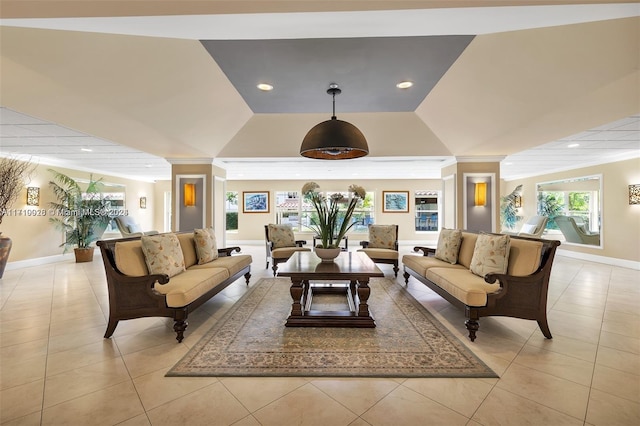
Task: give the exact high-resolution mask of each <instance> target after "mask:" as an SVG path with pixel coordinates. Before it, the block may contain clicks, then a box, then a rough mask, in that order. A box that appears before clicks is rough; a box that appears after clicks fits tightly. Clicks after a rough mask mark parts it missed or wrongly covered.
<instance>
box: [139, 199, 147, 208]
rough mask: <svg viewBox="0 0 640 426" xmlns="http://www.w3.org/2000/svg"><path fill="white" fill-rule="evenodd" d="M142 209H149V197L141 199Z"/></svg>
mask: <svg viewBox="0 0 640 426" xmlns="http://www.w3.org/2000/svg"><path fill="white" fill-rule="evenodd" d="M140 208H141V209H146V208H147V197H140Z"/></svg>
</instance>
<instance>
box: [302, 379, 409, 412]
mask: <svg viewBox="0 0 640 426" xmlns="http://www.w3.org/2000/svg"><path fill="white" fill-rule="evenodd" d="M407 382H408V381H406V382H404V383H405V384H406V383H407ZM311 383H312V384H313V385H314V386H315V387H317V388H318V389H320V390H321V391H322V392H324V393H326V394H327V395H329V396H330V397H331V398H333V399H335V400H336V401H339V402H340V404H342V405H344V406H345V407H347V408H348V409H349V410H351V411H353V412H354V413H356V414H357V415H361V414H362V413H364V412H365V411H367V410H368V409H370V408H371V407H373V406H374V405H375V404H376V403H378V401H380V400H381V399H382V398H384V397H385V396H387V395H388V394H389V393H390V392H391V391H393V390H394V389H396V388H397V387H398V383H397V382H395V381H393V380H390V379H373V378H371V379H368V378H364V379H330V378H326V379H314V380H313V381H312V382H311Z"/></svg>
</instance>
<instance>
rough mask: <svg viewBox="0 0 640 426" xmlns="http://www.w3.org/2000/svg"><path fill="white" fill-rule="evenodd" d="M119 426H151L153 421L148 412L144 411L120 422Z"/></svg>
mask: <svg viewBox="0 0 640 426" xmlns="http://www.w3.org/2000/svg"><path fill="white" fill-rule="evenodd" d="M118 426H151V422H150V421H149V417H147V413H144V414H140V415H139V416H135V417H132V418H130V419H129V420H125V421H124V422H122V423H118Z"/></svg>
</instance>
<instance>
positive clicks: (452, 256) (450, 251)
mask: <svg viewBox="0 0 640 426" xmlns="http://www.w3.org/2000/svg"><path fill="white" fill-rule="evenodd" d="M460 243H462V231H460V230H459V229H442V230H441V231H440V235H439V236H438V246H437V247H436V254H435V257H436V259H440V260H444V261H445V262H449V263H452V264H453V263H457V262H458V253H459V252H460Z"/></svg>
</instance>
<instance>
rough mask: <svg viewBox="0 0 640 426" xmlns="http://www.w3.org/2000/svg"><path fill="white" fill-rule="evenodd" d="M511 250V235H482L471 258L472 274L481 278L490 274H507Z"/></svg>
mask: <svg viewBox="0 0 640 426" xmlns="http://www.w3.org/2000/svg"><path fill="white" fill-rule="evenodd" d="M510 248H511V239H510V237H509V235H506V234H505V235H489V234H480V235H479V236H478V239H477V240H476V247H475V249H474V250H473V257H472V258H471V265H470V269H471V272H473V273H474V274H476V275H479V276H481V277H484V276H485V275H487V274H488V273H490V272H495V273H498V274H504V273H506V272H507V266H508V264H509V250H510Z"/></svg>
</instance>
